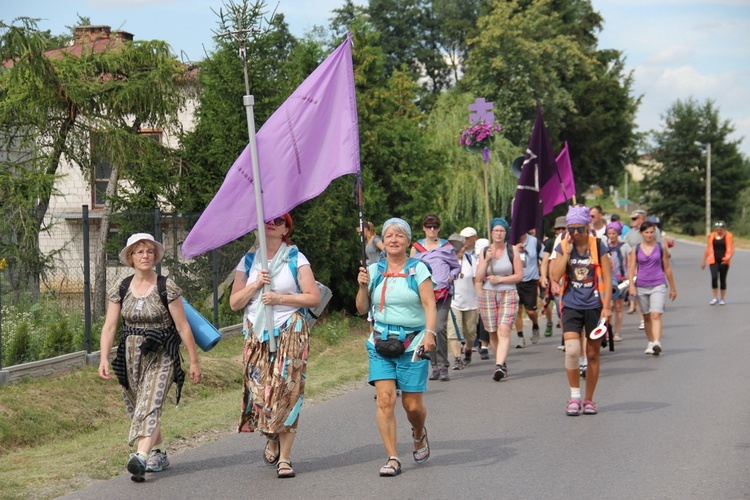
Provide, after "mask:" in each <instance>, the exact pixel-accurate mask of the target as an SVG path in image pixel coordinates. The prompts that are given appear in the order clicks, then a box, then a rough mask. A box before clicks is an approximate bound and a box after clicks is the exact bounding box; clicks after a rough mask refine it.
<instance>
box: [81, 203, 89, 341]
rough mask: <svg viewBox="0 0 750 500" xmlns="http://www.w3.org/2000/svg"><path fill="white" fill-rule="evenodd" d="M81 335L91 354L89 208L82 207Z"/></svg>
mask: <svg viewBox="0 0 750 500" xmlns="http://www.w3.org/2000/svg"><path fill="white" fill-rule="evenodd" d="M82 212H83V213H82V216H83V309H84V310H83V334H84V339H85V344H86V354H91V249H90V247H89V206H88V205H83V207H82Z"/></svg>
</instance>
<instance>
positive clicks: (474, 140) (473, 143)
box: [458, 122, 502, 153]
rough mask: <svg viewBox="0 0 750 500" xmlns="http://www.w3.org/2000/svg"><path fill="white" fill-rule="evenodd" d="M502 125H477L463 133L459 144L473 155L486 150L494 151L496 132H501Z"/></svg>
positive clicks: (481, 123) (480, 123) (484, 123)
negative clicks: (493, 144)
mask: <svg viewBox="0 0 750 500" xmlns="http://www.w3.org/2000/svg"><path fill="white" fill-rule="evenodd" d="M500 130H502V128H501V127H500V125H490V124H489V123H487V122H479V123H475V124H473V125H471V126H469V128H467V129H466V130H464V131H463V132H461V138H460V139H459V140H458V144H459V145H461V146H463V147H464V148H466V150H467V151H470V152H472V153H482V152H483V151H484V150H485V149H492V143H493V142H495V132H500Z"/></svg>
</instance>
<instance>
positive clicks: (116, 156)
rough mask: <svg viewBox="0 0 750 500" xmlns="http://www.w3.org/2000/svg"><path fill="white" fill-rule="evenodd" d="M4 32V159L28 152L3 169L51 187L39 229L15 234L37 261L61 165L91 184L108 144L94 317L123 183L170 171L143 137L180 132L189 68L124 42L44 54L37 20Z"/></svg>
mask: <svg viewBox="0 0 750 500" xmlns="http://www.w3.org/2000/svg"><path fill="white" fill-rule="evenodd" d="M0 31H1V35H0V58H1V59H2V60H4V61H12V62H8V63H7V64H6V65H5V66H6V67H5V70H4V71H2V72H1V73H0V130H2V136H1V137H0V141H2V144H0V151H3V152H5V156H6V158H11V157H12V156H13V155H11V154H10V151H12V150H17V151H22V152H24V153H25V157H24V158H23V161H22V162H21V163H19V162H6V163H5V165H6V166H9V168H11V169H14V170H15V172H16V173H17V172H19V171H20V170H21V169H24V170H26V172H25V173H24V176H32V177H33V178H36V179H38V180H40V181H44V182H43V184H40V185H39V186H36V188H35V190H36V192H37V193H38V197H37V198H36V199H35V200H34V201H33V214H34V215H33V217H34V219H33V224H31V225H27V226H23V227H20V228H17V229H18V230H19V231H20V232H21V233H23V234H18V233H16V234H15V235H14V237H15V238H16V239H18V240H20V239H22V240H23V241H26V242H28V247H25V248H23V249H22V250H23V251H24V252H26V253H27V254H28V255H32V256H34V259H35V260H36V261H37V262H42V261H43V258H42V257H43V256H41V255H40V253H39V250H38V244H37V237H38V236H37V235H38V233H39V231H40V230H42V229H43V227H44V221H45V216H46V213H47V209H48V207H49V202H50V197H51V195H52V193H53V189H54V180H55V177H56V175H57V174H58V171H59V169H60V166H61V162H62V161H63V158H64V159H65V160H67V161H68V162H71V163H72V164H74V165H77V166H78V167H79V168H80V169H81V170H82V172H83V173H84V176H86V177H87V178H90V176H91V165H92V152H91V141H92V140H93V137H94V135H96V134H98V136H99V137H101V138H102V141H101V144H100V146H101V148H100V149H99V150H98V153H97V154H100V155H101V156H102V157H105V158H107V159H108V160H109V161H110V162H111V163H112V165H113V168H112V176H111V178H110V183H109V185H108V187H107V195H108V201H107V205H106V206H105V209H104V215H105V216H104V217H103V219H102V223H101V225H100V227H99V238H98V239H99V242H100V246H99V249H100V251H99V252H98V253H97V254H96V255H95V256H94V263H95V265H94V269H95V273H96V275H95V285H94V286H95V290H96V292H97V294H96V295H95V301H94V311H95V312H97V311H102V310H103V305H104V292H105V290H104V289H105V287H106V285H105V283H106V276H105V272H106V266H104V248H105V242H106V237H107V234H108V232H109V225H108V224H109V222H108V217H107V216H108V214H109V213H110V212H111V209H112V204H111V203H112V199H113V198H114V196H115V194H116V192H117V186H118V182H117V181H118V179H119V178H120V176H127V175H128V174H130V173H132V174H133V176H134V178H136V179H137V178H138V176H137V173H138V171H139V168H142V167H144V168H145V167H149V166H151V165H152V164H153V163H154V162H156V163H159V162H161V164H162V165H163V167H164V168H168V167H169V166H171V160H170V159H169V157H168V155H165V154H164V153H165V152H164V151H163V150H162V149H158V148H154V146H153V141H152V140H151V139H149V138H148V137H145V136H142V135H140V134H139V132H140V131H141V129H142V128H143V127H149V128H153V129H161V130H165V131H175V130H179V122H178V110H179V109H180V108H181V107H182V106H183V105H184V103H185V99H186V93H185V90H184V83H185V81H186V79H185V76H186V75H185V68H184V67H183V66H182V65H181V64H180V63H179V62H178V61H177V60H176V59H175V58H174V57H173V56H172V54H171V53H170V51H169V46H168V45H167V44H166V43H165V42H162V41H144V42H141V41H137V42H128V41H123V42H122V43H118V44H112V45H110V46H109V47H108V48H107V49H105V50H103V51H101V52H94V51H93V50H89V49H87V48H86V47H85V46H84V47H82V50H81V53H80V55H74V54H72V53H69V52H67V51H62V50H61V51H56V52H54V53H49V52H47V51H46V49H47V47H48V38H49V37H48V36H46V35H45V34H43V33H40V32H39V31H38V30H37V29H36V25H35V23H34V22H33V21H31V20H24V22H23V24H21V25H10V26H9V25H5V24H2V25H0ZM155 89H158V91H154V90H155ZM154 151H157V153H155V154H154V153H153V152H154ZM9 163H10V165H9ZM11 175H12V174H11ZM140 178H141V179H142V180H148V179H149V178H150V177H149V176H141V177H140ZM132 185H133V190H134V191H139V190H141V189H146V190H147V191H148V194H149V196H150V199H151V200H152V202H151V203H152V204H153V203H156V200H157V197H156V196H153V194H154V193H158V192H159V190H158V189H157V188H155V187H154V186H153V184H151V185H150V187H147V186H148V184H146V183H140V184H139V183H137V182H134V183H133V184H132ZM39 267H40V265H39V264H37V266H36V267H35V268H32V269H28V276H29V277H30V279H32V280H34V279H35V278H34V276H35V273H38V272H39Z"/></svg>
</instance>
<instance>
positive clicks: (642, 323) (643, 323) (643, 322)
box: [638, 320, 646, 330]
mask: <svg viewBox="0 0 750 500" xmlns="http://www.w3.org/2000/svg"><path fill="white" fill-rule="evenodd" d="M638 329H639V330H645V329H646V322H645V321H643V320H641V324H640V325H638Z"/></svg>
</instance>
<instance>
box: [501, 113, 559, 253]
mask: <svg viewBox="0 0 750 500" xmlns="http://www.w3.org/2000/svg"><path fill="white" fill-rule="evenodd" d="M555 175H556V174H555V155H554V153H553V151H552V144H551V143H550V140H549V135H548V134H547V126H546V125H545V124H544V117H543V116H542V108H541V107H539V105H538V104H537V107H536V121H535V122H534V129H533V130H532V132H531V139H530V140H529V147H528V149H527V150H526V159H525V160H524V162H523V167H521V176H520V177H519V179H518V187H517V188H516V196H515V198H514V199H513V208H512V212H511V225H510V243H511V244H512V245H515V244H516V243H518V242H519V241H520V240H521V236H523V235H524V234H526V233H528V232H529V231H530V230H531V229H534V228H535V227H537V225H538V224H537V222H538V221H539V220H540V219H541V215H542V214H541V209H540V208H539V187H540V186H544V185H545V184H547V182H549V180H550V178H552V177H553V176H555Z"/></svg>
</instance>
